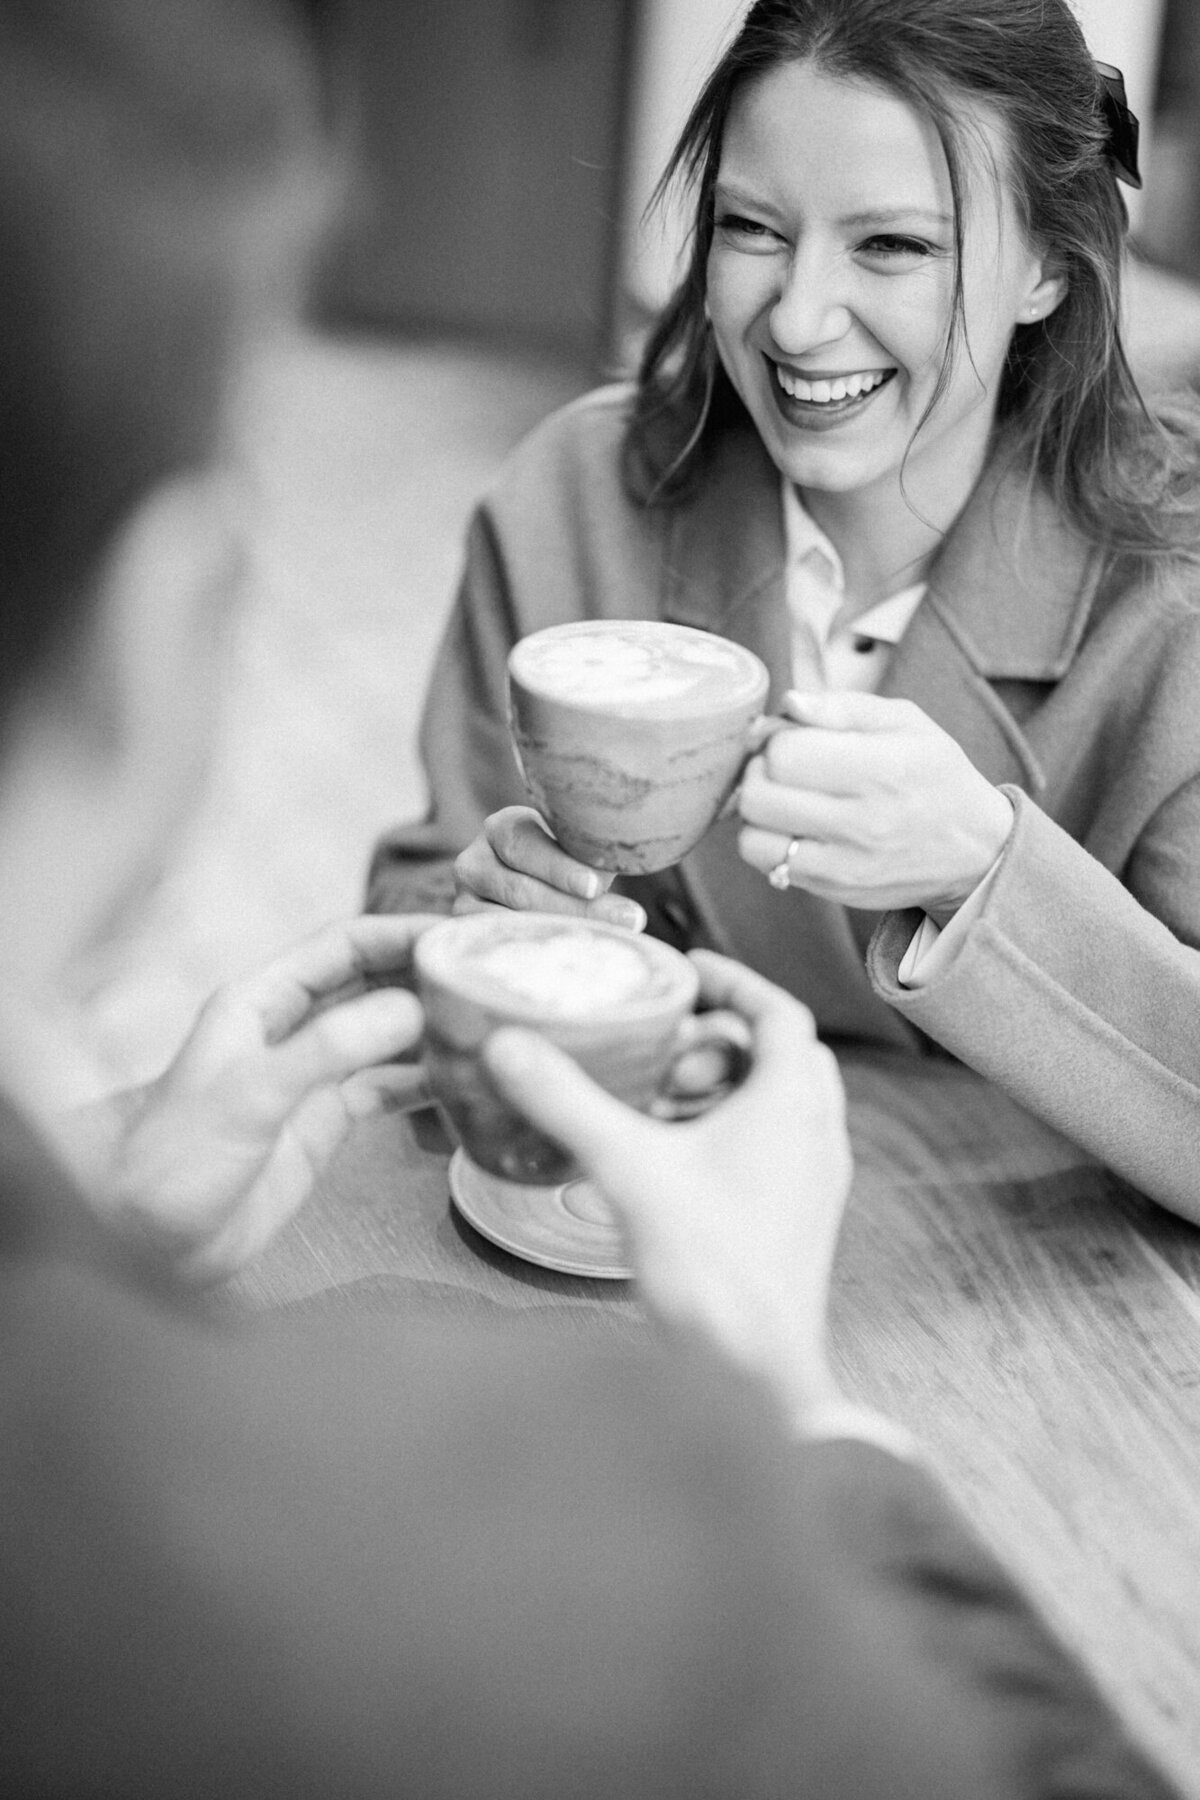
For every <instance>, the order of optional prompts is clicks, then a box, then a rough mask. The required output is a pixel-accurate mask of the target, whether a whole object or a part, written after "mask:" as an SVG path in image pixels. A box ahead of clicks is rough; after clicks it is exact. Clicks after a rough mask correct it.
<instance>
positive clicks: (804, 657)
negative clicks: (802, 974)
mask: <svg viewBox="0 0 1200 1800" xmlns="http://www.w3.org/2000/svg"><path fill="white" fill-rule="evenodd" d="M783 536H784V547H785V556H786V565H785V578H784V594H785V599H786V602H787V610H788V618H789V620H790V621H791V642H792V686H793V687H795V688H798V689H799V690H800V691H801V692H802V693H815V692H816V693H819V692H822V691H831V690H832V691H836V690H839V689H847V688H853V689H854V690H855V691H856V692H858V693H860V694H874V693H876V692H878V689H879V684H880V682H881V681H882V680H883V677H884V675H885V673H886V672H887V667H888V664H889V663H890V662H891V659H892V653H893V652H894V650H895V648H896V645H897V644H898V643H899V642H900V640H901V638H902V637H903V636H904V633H905V632H906V631H907V630H908V627H909V624H910V623H911V621H912V617H913V614H914V613H915V612H916V610H917V608H918V606H920V604H921V601H922V600H923V599H924V597H925V587H926V584H925V583H924V582H919V583H917V584H916V585H915V586H914V587H907V588H902V589H901V591H900V592H899V593H896V594H889V595H888V597H887V599H886V600H880V601H877V602H876V604H875V605H874V606H871V607H868V608H867V610H866V612H862V613H859V614H858V616H857V617H856V618H852V619H848V618H842V617H840V616H839V615H840V614H841V613H842V610H843V608H844V606H845V602H846V572H845V570H844V568H843V567H842V559H841V557H840V556H839V555H838V552H837V548H836V546H835V545H834V544H832V543H831V542H830V540H829V539H828V538H827V537H826V535H825V533H824V532H823V531H822V530H821V527H820V526H819V525H818V524H817V522H816V520H815V519H814V518H813V517H812V514H811V513H809V512H808V511H807V510H806V509H805V506H804V503H803V502H802V500H801V499H800V496H799V494H798V493H797V491H796V489H795V487H793V485H792V483H791V482H790V481H788V480H786V479H785V480H784V482H783ZM998 867H999V858H997V860H996V862H995V863H994V864H993V866H992V868H991V869H989V870H988V873H987V874H986V875H985V876H984V878H983V880H982V881H981V882H980V884H979V886H978V887H977V888H976V889H975V891H974V892H973V893H972V894H971V895H970V897H969V898H968V899H967V900H966V901H965V902H964V903H963V905H962V906H961V907H960V908H959V910H958V912H957V913H956V914H955V916H954V918H953V919H951V921H950V923H949V924H948V925H946V926H945V927H943V928H942V929H941V930H940V931H939V929H938V927H937V925H935V924H934V922H933V920H932V919H930V918H928V917H927V918H925V919H923V920H922V922H921V925H920V926H919V928H918V930H917V931H916V933H915V934H914V936H913V938H912V941H911V943H910V944H909V946H908V949H907V950H906V951H905V953H904V956H903V957H902V959H901V962H900V967H899V970H898V971H897V973H898V975H899V979H900V981H901V982H902V983H903V985H904V986H905V987H912V988H917V987H923V986H925V985H926V984H927V983H928V982H929V981H931V980H932V979H933V978H934V976H935V975H937V974H939V973H940V972H941V971H942V970H943V969H944V968H945V967H946V966H947V965H948V963H949V962H950V961H951V959H952V958H953V956H954V954H955V952H956V951H957V950H958V948H959V946H960V945H961V943H962V941H963V939H964V937H965V936H966V933H967V930H968V928H969V926H970V925H971V923H972V922H973V920H974V919H975V918H976V917H977V916H978V914H979V913H980V912H981V911H982V909H983V902H984V900H985V898H986V896H987V893H988V890H989V888H990V886H991V883H992V879H993V877H994V875H995V873H996V869H997V868H998Z"/></svg>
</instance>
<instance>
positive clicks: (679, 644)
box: [508, 619, 768, 875]
mask: <svg viewBox="0 0 1200 1800" xmlns="http://www.w3.org/2000/svg"><path fill="white" fill-rule="evenodd" d="M767 688H768V675H767V670H766V666H765V664H764V663H763V662H762V661H761V660H760V659H759V658H758V657H757V656H755V654H754V652H753V651H751V650H747V649H746V648H745V647H744V646H743V645H741V644H735V643H733V642H732V641H731V640H730V639H728V638H723V637H719V636H717V635H716V634H715V633H713V632H708V631H697V630H694V629H693V628H692V627H691V626H688V625H672V624H667V623H665V622H662V621H659V620H650V619H630V620H575V621H572V622H571V623H569V624H566V625H552V626H549V627H547V629H546V630H544V631H536V632H533V633H531V634H530V635H529V636H528V637H525V638H522V639H521V640H520V642H519V643H517V644H516V645H515V646H514V647H513V650H512V652H511V653H510V655H509V659H508V704H509V725H510V729H511V732H512V738H513V744H514V747H515V749H516V753H517V760H518V762H519V763H520V766H521V772H522V775H523V777H524V780H525V786H526V789H527V791H528V793H529V796H530V799H531V800H532V802H533V804H534V805H535V806H536V807H537V809H538V811H539V812H540V813H541V814H542V816H543V817H544V818H545V820H546V821H547V823H548V824H549V826H550V828H551V830H552V831H553V833H554V835H555V837H556V838H557V839H558V842H559V843H560V844H561V845H562V847H563V849H564V850H566V851H567V853H568V855H570V856H573V857H576V858H577V859H578V860H579V861H580V862H583V863H587V864H588V865H589V866H590V867H592V868H595V869H608V870H615V871H617V872H618V873H623V874H639V875H640V874H649V873H651V872H653V871H654V870H656V869H666V868H670V867H672V866H673V865H674V864H675V863H677V862H679V861H680V860H681V859H682V858H683V857H684V856H686V855H687V853H688V851H689V850H691V849H692V848H693V846H694V845H695V844H697V843H699V841H700V839H701V838H702V837H703V836H704V834H705V832H706V831H708V829H709V827H710V826H711V825H712V824H713V823H714V821H715V820H716V819H717V817H718V816H719V814H720V812H721V810H722V808H723V806H724V805H725V802H726V801H727V800H728V798H729V796H730V794H731V792H732V790H733V788H734V787H735V785H736V783H737V781H738V778H739V776H740V774H741V771H742V768H743V766H744V764H745V761H746V758H747V756H748V755H749V753H750V751H751V749H752V748H753V747H754V733H755V728H756V726H757V725H758V722H759V721H760V719H761V718H762V714H763V708H764V706H765V704H766V698H767Z"/></svg>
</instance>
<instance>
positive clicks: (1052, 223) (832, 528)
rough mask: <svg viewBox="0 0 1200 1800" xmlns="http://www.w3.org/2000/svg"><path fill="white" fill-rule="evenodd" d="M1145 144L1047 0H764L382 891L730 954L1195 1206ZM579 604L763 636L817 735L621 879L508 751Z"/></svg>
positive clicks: (507, 520) (1196, 567)
mask: <svg viewBox="0 0 1200 1800" xmlns="http://www.w3.org/2000/svg"><path fill="white" fill-rule="evenodd" d="M1136 141H1137V139H1136V122H1135V121H1134V120H1133V119H1132V118H1131V116H1130V114H1129V113H1128V111H1127V110H1126V108H1125V106H1124V96H1123V89H1122V86H1121V83H1120V78H1119V76H1117V74H1116V72H1115V71H1110V70H1107V69H1104V68H1102V67H1100V66H1098V65H1096V64H1094V63H1093V62H1092V60H1091V58H1090V56H1089V54H1088V51H1087V49H1086V47H1085V45H1084V41H1083V38H1082V36H1081V34H1080V31H1079V27H1078V25H1077V23H1076V21H1075V19H1074V16H1073V14H1072V13H1071V12H1070V10H1069V9H1068V6H1067V5H1066V4H1065V0H759V3H758V4H756V5H754V6H753V7H752V8H751V10H750V13H749V15H748V17H747V19H746V22H745V24H744V26H743V28H742V30H741V32H740V34H739V36H738V37H737V39H736V41H735V42H734V44H733V45H732V47H731V48H730V49H729V50H728V51H727V52H726V54H725V56H724V57H723V59H722V61H721V63H720V65H719V67H718V68H717V69H716V71H715V73H714V74H713V75H712V77H711V78H710V80H709V82H708V84H707V85H706V87H705V88H704V90H703V92H702V93H701V95H700V97H699V99H698V100H697V102H696V105H695V107H694V110H693V112H692V114H691V117H690V119H689V121H688V123H687V126H686V128H685V130H684V133H683V136H682V138H681V140H680V143H679V145H678V147H677V150H676V152H675V156H674V158H673V161H672V164H671V167H670V169H669V170H668V176H669V177H671V178H677V179H681V180H684V181H687V182H689V183H690V184H691V187H692V191H693V193H694V197H695V213H694V227H693V232H692V237H691V253H690V260H689V263H688V267H687V270H686V273H685V275H684V278H683V280H682V282H681V284H680V286H679V289H678V291H677V292H676V293H675V295H674V296H673V298H672V299H671V301H670V303H669V304H668V306H667V308H666V310H665V312H664V313H663V315H662V317H661V318H660V320H659V321H658V323H657V325H656V328H655V329H654V331H653V333H652V335H651V336H650V338H649V341H648V344H647V347H646V350H645V354H644V357H643V361H642V365H641V368H640V371H639V374H638V378H637V381H636V383H635V384H632V385H630V386H628V387H620V388H610V389H607V390H604V391H602V392H600V393H598V394H594V395H591V396H589V397H587V398H586V399H584V400H583V401H581V402H579V403H577V404H576V405H574V406H572V407H568V408H567V409H566V410H565V411H564V412H562V413H560V414H558V415H557V416H556V417H555V418H553V419H551V420H550V421H549V422H548V423H547V424H545V425H544V426H542V427H541V428H540V429H539V430H538V431H537V432H535V433H534V435H533V436H532V437H531V438H530V439H529V440H528V441H527V443H526V444H524V445H523V446H522V447H521V449H520V450H519V451H518V452H517V454H516V455H515V457H514V458H513V459H512V460H511V462H510V463H509V465H508V466H507V468H506V469H505V470H504V471H503V472H502V474H501V476H500V478H499V480H498V481H497V483H496V484H495V486H494V489H493V491H492V492H491V493H490V494H489V495H488V496H487V498H486V499H485V501H484V503H483V505H482V506H481V507H480V509H479V512H478V514H477V516H476V518H475V521H474V524H473V527H472V530H471V534H470V541H469V547H468V557H467V566H466V572H465V577H464V581H463V587H462V591H461V594H460V597H459V601H458V605H457V607H456V610H455V613H454V616H453V619H452V621H451V625H450V628H449V632H448V635H447V637H446V640H445V643H444V645H443V648H442V651H441V655H440V659H439V662H438V666H437V669H436V672H435V675H434V680H433V686H432V689H431V693H430V696H429V700H428V704H427V710H426V716H425V723H424V731H423V750H424V755H425V761H426V767H427V769H428V771H429V777H430V784H431V792H432V809H431V813H430V816H429V818H428V819H427V820H426V822H425V823H424V824H422V825H419V826H410V827H406V828H402V829H400V830H399V831H396V832H393V833H392V834H390V836H389V837H388V838H386V839H385V840H384V842H383V843H382V844H381V845H380V847H379V850H378V852H377V855H376V859H375V865H374V869H373V875H372V887H371V900H370V903H371V905H372V906H373V907H375V908H376V909H379V910H387V909H391V908H403V909H407V908H411V907H413V906H415V905H417V904H427V903H428V900H429V897H430V889H431V886H433V885H434V884H435V880H436V875H435V872H434V870H433V869H431V864H436V860H437V859H438V858H439V857H440V858H441V859H442V861H441V863H440V865H437V866H438V867H440V869H441V871H442V872H443V876H442V878H443V880H445V878H446V875H447V874H448V872H449V871H450V869H451V868H452V871H453V886H452V888H451V886H450V883H449V882H448V881H446V893H447V895H449V894H450V893H451V892H452V893H453V895H454V904H455V905H456V906H458V907H459V908H466V907H470V906H475V905H479V904H501V905H507V906H518V907H542V908H554V909H557V910H572V909H573V910H580V911H584V910H588V911H591V912H593V913H598V914H600V915H601V916H607V917H615V918H624V919H625V921H626V922H628V923H631V924H634V925H635V926H636V925H638V924H641V923H643V922H648V925H649V928H650V929H651V930H652V931H654V932H656V933H658V934H659V935H663V936H667V937H671V938H673V939H675V940H676V941H682V942H684V943H687V944H692V943H707V944H714V945H716V946H718V947H719V948H721V949H723V950H725V951H727V952H729V953H730V954H732V955H734V956H737V957H740V958H741V959H742V960H744V961H746V962H748V963H750V964H752V965H753V966H754V967H756V968H758V969H759V970H761V971H762V972H764V973H765V974H767V975H769V976H771V977H773V978H774V979H775V980H777V981H779V982H781V983H782V984H783V985H784V986H786V987H789V988H790V989H791V990H792V991H793V992H794V993H796V994H798V995H800V996H801V997H802V998H803V999H804V1000H805V1001H807V1003H808V1004H809V1006H811V1007H812V1009H813V1011H814V1012H815V1014H816V1017H817V1021H818V1025H819V1027H820V1028H821V1030H822V1033H823V1035H825V1036H826V1037H827V1038H829V1039H830V1040H833V1041H835V1042H836V1041H838V1040H841V1041H855V1042H859V1043H868V1044H872V1043H874V1044H880V1045H886V1046H892V1047H896V1048H900V1049H908V1050H910V1051H912V1052H913V1053H914V1054H918V1055H919V1054H922V1053H927V1052H928V1051H929V1050H930V1048H931V1040H932V1045H933V1046H935V1047H936V1046H940V1047H941V1048H942V1049H943V1050H945V1051H949V1052H950V1053H951V1054H952V1055H953V1056H955V1057H957V1058H960V1059H961V1060H962V1061H963V1062H965V1063H967V1064H969V1065H971V1066H972V1067H973V1068H974V1069H976V1070H977V1071H979V1072H980V1073H981V1074H982V1075H984V1076H986V1077H987V1078H989V1079H990V1080H992V1081H994V1082H996V1083H998V1084H999V1085H1000V1086H1001V1087H1003V1088H1004V1089H1006V1090H1007V1091H1008V1092H1009V1093H1010V1094H1011V1095H1012V1096H1014V1097H1015V1098H1016V1099H1017V1100H1018V1101H1020V1102H1021V1103H1022V1104H1023V1105H1024V1106H1026V1107H1028V1108H1029V1109H1031V1110H1032V1111H1033V1112H1035V1113H1037V1114H1039V1115H1040V1116H1041V1117H1042V1118H1044V1119H1045V1120H1047V1121H1048V1122H1049V1123H1050V1124H1052V1125H1054V1126H1056V1127H1057V1128H1058V1129H1059V1130H1060V1131H1062V1132H1064V1133H1065V1134H1066V1135H1067V1136H1068V1137H1070V1138H1071V1139H1073V1140H1074V1141H1075V1142H1076V1143H1077V1144H1079V1145H1081V1146H1082V1147H1084V1148H1085V1149H1086V1150H1087V1151H1089V1152H1090V1153H1091V1154H1092V1155H1094V1156H1096V1157H1097V1158H1099V1159H1100V1160H1101V1161H1102V1162H1104V1163H1106V1164H1107V1165H1109V1166H1110V1167H1111V1168H1113V1169H1114V1170H1116V1171H1117V1172H1118V1173H1119V1174H1120V1175H1122V1176H1123V1177H1125V1178H1126V1179H1127V1180H1129V1181H1131V1182H1132V1183H1134V1184H1135V1185H1136V1186H1138V1187H1139V1188H1141V1189H1143V1190H1144V1191H1145V1192H1147V1193H1149V1194H1151V1195H1152V1196H1153V1197H1155V1198H1156V1199H1158V1200H1159V1201H1161V1202H1162V1203H1164V1204H1165V1205H1168V1206H1171V1207H1174V1208H1175V1209H1176V1210H1177V1211H1179V1212H1182V1213H1184V1214H1186V1215H1188V1216H1190V1217H1192V1218H1196V1219H1200V1173H1197V1170H1196V1162H1195V1145H1196V1142H1197V1141H1198V1136H1200V950H1198V949H1197V946H1198V945H1200V486H1198V478H1197V448H1196V437H1195V432H1194V427H1193V426H1192V424H1191V423H1190V422H1189V420H1187V419H1186V418H1184V417H1183V416H1182V415H1180V416H1176V417H1168V416H1165V415H1162V414H1154V413H1152V412H1151V411H1150V410H1149V409H1148V408H1147V406H1146V404H1145V403H1144V402H1143V400H1142V397H1141V396H1140V394H1139V392H1138V390H1137V387H1136V385H1135V382H1134V380H1133V377H1132V376H1131V374H1130V371H1129V368H1128V365H1127V363H1126V360H1125V356H1124V352H1123V350H1122V347H1121V340H1120V335H1119V309H1120V300H1119V284H1120V275H1121V265H1122V258H1123V253H1124V237H1125V226H1126V212H1125V207H1124V204H1123V201H1122V199H1121V196H1120V193H1119V190H1118V187H1117V182H1118V181H1119V180H1125V181H1127V182H1134V183H1136V182H1137V179H1138V177H1137V165H1136ZM593 616H602V617H618V618H624V617H630V616H646V617H661V618H667V619H674V620H677V621H680V622H682V623H685V624H689V625H698V626H702V627H706V628H708V629H710V630H713V631H718V632H722V633H724V634H726V635H728V636H730V637H733V638H737V639H739V640H740V641H742V642H744V643H747V644H749V645H751V646H752V647H753V648H755V649H756V650H758V652H759V653H760V654H761V655H762V656H763V657H764V659H765V660H766V662H767V663H768V666H769V667H770V669H771V671H772V676H773V682H774V704H775V705H776V707H777V708H778V709H779V710H781V711H783V712H785V713H786V714H787V715H788V716H790V718H791V719H792V721H793V722H794V729H791V730H783V731H780V732H777V733H776V735H774V736H773V737H772V738H771V739H770V741H769V743H768V744H767V746H766V748H765V751H764V752H763V754H761V755H760V756H758V757H757V758H756V759H755V760H754V761H753V762H752V764H751V765H750V767H749V769H748V771H747V775H746V779H745V781H744V783H743V786H742V789H741V795H740V818H734V819H731V820H729V821H727V822H726V823H725V824H724V825H721V826H718V827H717V828H716V829H715V830H714V831H713V832H712V833H710V835H709V836H708V838H707V839H706V840H705V841H704V842H703V843H702V844H701V845H700V846H699V847H698V848H697V849H696V850H695V851H694V852H693V853H692V854H691V855H690V856H689V857H688V858H687V860H686V861H685V862H684V863H683V864H682V865H681V866H680V867H679V868H678V869H677V870H673V871H670V872H668V873H667V874H666V875H662V876H654V877H644V878H639V879H638V880H636V881H632V880H631V881H627V882H625V883H623V884H619V890H620V891H618V889H616V888H614V889H612V890H611V891H608V888H607V884H608V880H609V878H608V877H606V876H605V877H601V876H598V875H596V874H595V873H594V872H593V871H589V870H587V869H585V868H583V867H582V866H581V865H579V864H578V863H574V862H572V861H571V859H570V858H568V857H567V856H566V855H565V854H564V853H563V852H562V851H561V850H560V849H559V848H558V846H557V845H556V844H555V843H554V842H553V840H552V839H551V838H550V837H549V835H548V833H547V832H546V830H545V829H544V828H543V827H542V825H541V822H540V821H539V820H538V818H537V816H536V815H535V814H533V813H532V812H531V811H530V810H529V809H527V808H524V807H521V806H520V805H519V802H520V799H521V794H520V788H519V785H518V782H517V777H516V772H515V769H514V767H513V762H512V757H511V754H510V751H509V748H508V745H507V741H506V729H505V701H504V664H505V657H506V654H507V651H508V649H509V647H510V645H511V644H512V642H513V641H514V640H515V639H517V638H519V637H521V636H523V635H525V634H526V633H527V632H530V631H533V630H537V629H538V628H540V627H542V626H544V625H549V624H552V623H555V622H558V621H561V620H565V619H572V618H583V617H593ZM455 855H457V860H456V861H455V862H454V863H453V864H452V865H451V864H449V863H448V862H447V861H446V860H445V859H446V858H448V857H450V856H455Z"/></svg>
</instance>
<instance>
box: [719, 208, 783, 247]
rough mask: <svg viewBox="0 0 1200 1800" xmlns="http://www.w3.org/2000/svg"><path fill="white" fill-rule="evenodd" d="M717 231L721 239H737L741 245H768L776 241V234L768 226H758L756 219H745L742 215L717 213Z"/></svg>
mask: <svg viewBox="0 0 1200 1800" xmlns="http://www.w3.org/2000/svg"><path fill="white" fill-rule="evenodd" d="M717 230H718V231H719V232H720V233H721V234H722V236H723V237H727V238H738V239H740V240H741V241H742V242H743V243H754V244H770V243H774V242H775V241H776V233H775V232H773V231H772V230H771V229H770V227H769V226H767V225H762V224H760V223H759V221H758V220H757V219H747V218H746V217H745V215H744V214H742V213H729V212H727V213H719V214H718V215H717Z"/></svg>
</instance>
